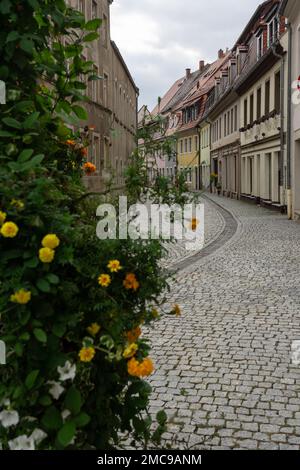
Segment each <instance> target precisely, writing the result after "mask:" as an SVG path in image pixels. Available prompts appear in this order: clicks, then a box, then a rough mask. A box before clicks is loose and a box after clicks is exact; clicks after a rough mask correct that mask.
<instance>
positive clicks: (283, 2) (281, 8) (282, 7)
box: [279, 0, 289, 15]
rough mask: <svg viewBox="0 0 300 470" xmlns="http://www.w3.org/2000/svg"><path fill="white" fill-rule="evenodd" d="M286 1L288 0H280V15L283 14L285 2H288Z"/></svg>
mask: <svg viewBox="0 0 300 470" xmlns="http://www.w3.org/2000/svg"><path fill="white" fill-rule="evenodd" d="M288 1H289V0H282V2H281V5H280V8H279V13H280V14H281V15H284V12H285V9H286V7H287V4H288Z"/></svg>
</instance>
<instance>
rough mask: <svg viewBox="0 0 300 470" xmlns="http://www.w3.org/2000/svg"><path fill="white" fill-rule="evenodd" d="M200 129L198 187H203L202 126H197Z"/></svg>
mask: <svg viewBox="0 0 300 470" xmlns="http://www.w3.org/2000/svg"><path fill="white" fill-rule="evenodd" d="M197 130H198V189H199V190H201V189H202V167H201V126H200V125H198V126H197Z"/></svg>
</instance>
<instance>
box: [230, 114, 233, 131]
mask: <svg viewBox="0 0 300 470" xmlns="http://www.w3.org/2000/svg"><path fill="white" fill-rule="evenodd" d="M230 113H231V116H230V117H231V123H230V124H231V127H230V131H231V134H232V133H233V108H232V110H231V111H230Z"/></svg>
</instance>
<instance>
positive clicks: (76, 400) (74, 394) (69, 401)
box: [65, 386, 82, 415]
mask: <svg viewBox="0 0 300 470" xmlns="http://www.w3.org/2000/svg"><path fill="white" fill-rule="evenodd" d="M65 406H66V408H67V409H68V410H70V411H71V413H72V414H73V415H77V414H78V413H79V411H80V409H81V406H82V400H81V393H80V392H79V390H77V388H76V387H75V386H72V387H71V388H70V389H69V390H68V393H67V396H66V400H65Z"/></svg>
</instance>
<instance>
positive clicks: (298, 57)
mask: <svg viewBox="0 0 300 470" xmlns="http://www.w3.org/2000/svg"><path fill="white" fill-rule="evenodd" d="M280 13H281V14H282V15H284V16H286V17H287V19H288V23H289V24H288V32H287V35H288V49H289V60H288V66H287V67H288V74H287V75H288V77H287V87H288V93H287V97H288V98H287V99H288V107H287V116H286V127H287V145H286V147H287V179H288V182H287V183H288V184H287V186H288V215H289V217H290V218H294V219H299V218H300V3H299V1H298V0H284V1H283V2H282V5H281V10H280Z"/></svg>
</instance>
